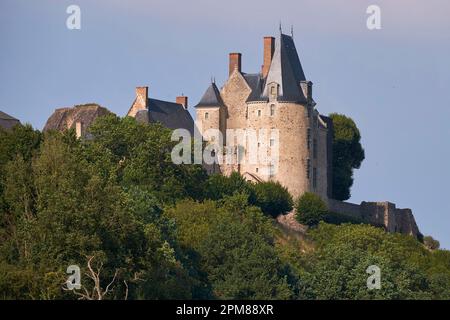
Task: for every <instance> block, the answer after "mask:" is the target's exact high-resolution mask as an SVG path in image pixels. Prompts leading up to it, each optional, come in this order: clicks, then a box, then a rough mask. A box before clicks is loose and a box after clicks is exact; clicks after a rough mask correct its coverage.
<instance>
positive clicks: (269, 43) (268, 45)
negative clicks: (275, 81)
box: [262, 37, 275, 78]
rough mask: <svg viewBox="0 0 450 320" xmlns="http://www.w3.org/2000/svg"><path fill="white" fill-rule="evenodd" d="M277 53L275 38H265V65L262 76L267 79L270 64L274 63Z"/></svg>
mask: <svg viewBox="0 0 450 320" xmlns="http://www.w3.org/2000/svg"><path fill="white" fill-rule="evenodd" d="M274 51H275V38H274V37H264V64H263V66H262V76H263V78H265V77H267V74H268V73H269V68H270V63H271V62H272V57H273V52H274Z"/></svg>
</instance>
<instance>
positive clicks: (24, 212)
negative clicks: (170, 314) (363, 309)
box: [0, 116, 450, 299]
mask: <svg viewBox="0 0 450 320" xmlns="http://www.w3.org/2000/svg"><path fill="white" fill-rule="evenodd" d="M91 134H92V137H93V139H90V140H77V139H76V138H75V135H74V133H73V132H71V131H68V132H64V133H57V132H48V133H45V134H41V133H40V132H39V131H35V130H33V129H32V128H31V127H30V126H18V127H16V128H14V130H12V131H8V132H5V131H1V130H0V138H1V142H2V143H0V151H1V152H0V299H78V298H80V299H201V298H203V299H356V298H376V299H378V298H382V299H406V298H433V299H449V298H450V267H449V266H450V254H449V252H448V251H445V250H438V249H437V248H436V243H433V242H432V241H430V242H429V243H430V246H433V249H434V250H429V249H428V248H426V247H425V246H424V245H422V244H421V243H419V242H418V241H416V240H415V239H413V238H411V237H409V236H402V235H398V234H387V233H385V232H384V231H383V230H381V229H377V228H374V227H370V226H365V225H348V224H343V225H340V226H335V225H329V224H324V223H320V224H319V225H318V226H317V227H316V228H313V229H311V230H310V231H309V232H308V234H307V235H306V236H305V238H302V240H298V239H297V238H295V237H294V238H291V235H287V234H285V233H284V232H282V231H281V229H280V228H278V227H277V223H276V222H275V220H274V219H273V217H275V216H277V215H279V214H284V213H286V212H288V211H290V210H291V209H292V198H291V197H290V195H289V193H288V192H287V190H286V189H285V188H283V187H282V186H281V185H279V184H277V183H274V182H267V183H261V184H253V183H250V182H247V181H245V179H243V178H242V177H241V176H240V175H238V174H232V175H231V176H230V177H223V176H219V175H213V176H210V177H208V176H207V175H206V174H205V172H204V170H203V169H202V168H201V167H200V166H196V165H175V164H173V163H172V161H171V159H170V150H171V149H172V147H173V145H174V144H175V142H172V141H171V139H170V134H171V133H170V131H169V130H168V129H165V128H163V127H162V126H160V125H157V124H152V125H142V124H138V123H136V122H135V121H134V120H133V119H131V118H124V119H120V118H117V117H115V116H106V117H102V118H99V119H98V120H97V122H96V123H95V124H94V126H92V127H91ZM308 197H311V195H309V196H308ZM312 203H313V204H314V201H313V202H312ZM298 204H299V202H297V207H298ZM317 208H318V209H320V210H322V208H321V206H318V207H317ZM320 210H318V211H317V210H316V211H317V212H319V211H320ZM312 220H314V224H315V223H317V222H318V221H319V220H320V219H316V218H314V217H313V218H310V221H312ZM430 249H431V248H430ZM70 265H78V266H79V267H80V269H81V285H82V286H81V289H79V290H74V291H70V290H67V284H66V280H67V278H68V274H67V273H66V270H67V268H68V266H70ZM369 265H378V266H379V267H380V268H381V271H382V289H381V290H376V291H369V290H368V289H367V287H366V279H367V277H368V274H367V273H366V272H365V271H366V268H367V267H368V266H369Z"/></svg>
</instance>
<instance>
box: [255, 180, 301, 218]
mask: <svg viewBox="0 0 450 320" xmlns="http://www.w3.org/2000/svg"><path fill="white" fill-rule="evenodd" d="M253 189H254V192H255V202H254V205H256V206H257V207H260V208H261V211H262V212H264V214H267V215H269V216H272V217H274V218H276V217H277V216H278V215H280V214H285V213H287V212H289V211H291V210H292V208H293V200H292V196H291V194H290V193H289V191H288V190H287V189H286V188H285V187H283V186H282V185H281V184H280V183H278V182H273V181H269V182H260V183H256V184H254V185H253Z"/></svg>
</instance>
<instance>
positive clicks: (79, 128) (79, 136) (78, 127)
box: [75, 121, 83, 139]
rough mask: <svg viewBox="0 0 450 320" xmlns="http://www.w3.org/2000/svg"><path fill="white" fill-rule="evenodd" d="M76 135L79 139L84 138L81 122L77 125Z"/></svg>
mask: <svg viewBox="0 0 450 320" xmlns="http://www.w3.org/2000/svg"><path fill="white" fill-rule="evenodd" d="M75 134H76V136H77V139H79V138H81V137H82V136H83V123H82V122H81V121H77V122H76V123H75Z"/></svg>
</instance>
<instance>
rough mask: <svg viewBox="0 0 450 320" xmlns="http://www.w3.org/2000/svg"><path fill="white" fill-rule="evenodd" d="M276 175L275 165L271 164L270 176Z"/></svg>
mask: <svg viewBox="0 0 450 320" xmlns="http://www.w3.org/2000/svg"><path fill="white" fill-rule="evenodd" d="M274 175H275V166H274V165H273V164H271V165H270V167H269V177H270V178H273V176H274Z"/></svg>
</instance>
